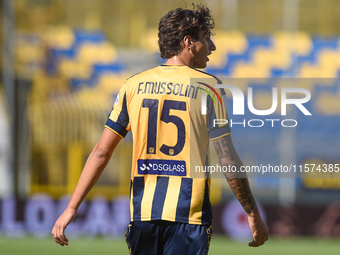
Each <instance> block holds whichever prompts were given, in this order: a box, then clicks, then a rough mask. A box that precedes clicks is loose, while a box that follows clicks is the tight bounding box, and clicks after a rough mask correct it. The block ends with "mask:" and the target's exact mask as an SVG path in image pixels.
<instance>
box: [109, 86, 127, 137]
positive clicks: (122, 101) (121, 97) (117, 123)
mask: <svg viewBox="0 0 340 255" xmlns="http://www.w3.org/2000/svg"><path fill="white" fill-rule="evenodd" d="M126 88H127V86H126V83H125V84H124V85H123V87H122V88H121V89H120V91H119V93H118V95H117V97H116V101H115V103H114V105H113V108H112V110H111V112H110V114H109V116H108V119H107V121H106V123H105V127H106V128H108V129H110V130H111V131H113V132H115V133H116V134H117V135H119V136H120V137H121V138H124V137H125V136H126V134H127V133H128V131H130V130H131V128H130V119H129V113H128V109H127V90H126Z"/></svg>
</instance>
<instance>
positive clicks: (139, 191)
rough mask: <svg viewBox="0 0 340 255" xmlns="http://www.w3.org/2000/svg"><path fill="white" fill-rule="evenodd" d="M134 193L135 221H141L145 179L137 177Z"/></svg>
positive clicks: (133, 186) (134, 180)
mask: <svg viewBox="0 0 340 255" xmlns="http://www.w3.org/2000/svg"><path fill="white" fill-rule="evenodd" d="M132 192H133V200H132V203H133V220H134V221H140V219H141V215H140V213H141V204H142V198H143V194H144V177H135V178H134V179H133V183H132Z"/></svg>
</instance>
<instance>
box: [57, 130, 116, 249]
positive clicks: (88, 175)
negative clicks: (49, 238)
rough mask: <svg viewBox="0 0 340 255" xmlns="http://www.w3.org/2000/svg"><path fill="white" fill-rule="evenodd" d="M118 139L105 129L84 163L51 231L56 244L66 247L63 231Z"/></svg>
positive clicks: (94, 181) (99, 173) (104, 164)
mask: <svg viewBox="0 0 340 255" xmlns="http://www.w3.org/2000/svg"><path fill="white" fill-rule="evenodd" d="M120 139H121V138H120V136H118V135H117V134H115V133H114V132H112V131H111V130H109V129H107V128H105V130H104V132H103V134H102V136H101V138H100V140H99V142H98V143H97V144H96V145H95V147H94V148H93V150H92V152H91V154H90V156H89V157H88V159H87V161H86V164H85V166H84V169H83V171H82V173H81V176H80V178H79V181H78V184H77V186H76V188H75V190H74V192H73V194H72V197H71V200H70V202H69V203H68V205H67V208H66V209H65V211H64V212H63V214H62V215H61V216H60V217H59V218H58V220H57V221H56V223H55V225H54V227H53V229H52V235H53V238H54V240H55V242H56V243H58V244H60V245H62V246H64V245H68V239H67V238H66V236H65V234H64V232H65V229H66V227H67V226H68V225H69V224H70V223H71V221H72V220H73V219H74V218H75V216H76V214H77V210H78V208H79V206H80V204H81V203H82V202H83V200H84V199H85V197H86V195H87V194H88V193H89V191H90V190H91V189H92V187H93V186H94V184H95V183H96V182H97V180H98V179H99V177H100V175H101V173H102V172H103V170H104V168H105V166H106V165H107V163H108V162H109V160H110V158H111V155H112V153H113V151H114V149H115V148H116V146H117V144H118V143H119V141H120Z"/></svg>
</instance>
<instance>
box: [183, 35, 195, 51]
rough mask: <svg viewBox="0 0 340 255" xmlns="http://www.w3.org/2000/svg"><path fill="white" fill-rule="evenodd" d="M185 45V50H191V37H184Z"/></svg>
mask: <svg viewBox="0 0 340 255" xmlns="http://www.w3.org/2000/svg"><path fill="white" fill-rule="evenodd" d="M183 44H184V48H189V49H190V48H191V47H192V46H193V43H192V38H191V36H190V35H186V36H184V38H183Z"/></svg>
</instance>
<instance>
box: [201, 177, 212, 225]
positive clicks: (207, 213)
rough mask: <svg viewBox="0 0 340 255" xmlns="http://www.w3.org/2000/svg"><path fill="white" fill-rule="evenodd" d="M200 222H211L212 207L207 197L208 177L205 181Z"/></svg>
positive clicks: (204, 223)
mask: <svg viewBox="0 0 340 255" xmlns="http://www.w3.org/2000/svg"><path fill="white" fill-rule="evenodd" d="M202 224H203V225H206V224H212V208H211V204H210V199H209V185H208V179H207V180H206V181H205V190H204V200H203V206H202Z"/></svg>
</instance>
